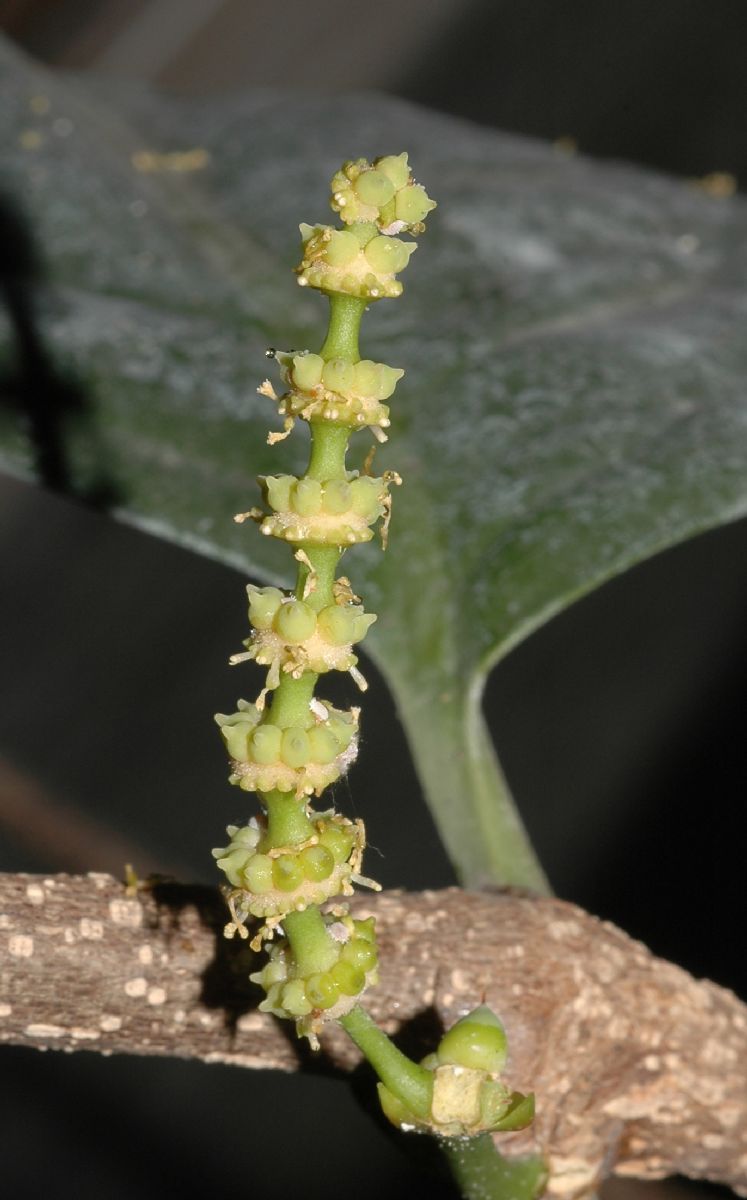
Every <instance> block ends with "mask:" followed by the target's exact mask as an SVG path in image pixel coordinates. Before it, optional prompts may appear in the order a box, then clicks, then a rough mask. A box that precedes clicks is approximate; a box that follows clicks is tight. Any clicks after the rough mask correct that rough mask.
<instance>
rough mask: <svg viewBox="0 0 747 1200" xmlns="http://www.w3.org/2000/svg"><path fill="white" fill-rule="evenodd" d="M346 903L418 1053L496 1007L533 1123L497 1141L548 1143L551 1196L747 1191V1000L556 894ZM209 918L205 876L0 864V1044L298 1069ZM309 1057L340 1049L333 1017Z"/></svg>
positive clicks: (343, 1043) (344, 1053)
mask: <svg viewBox="0 0 747 1200" xmlns="http://www.w3.org/2000/svg"><path fill="white" fill-rule="evenodd" d="M355 909H356V912H357V913H358V914H362V913H364V912H374V913H375V914H376V917H377V921H378V929H379V939H380V943H381V949H382V962H383V967H382V971H381V984H380V986H379V987H378V988H376V989H375V990H373V991H372V992H371V993H370V995H369V996H368V997H367V1006H368V1007H369V1009H370V1011H371V1012H372V1014H373V1015H374V1016H375V1017H377V1018H378V1019H379V1020H381V1021H382V1023H383V1024H384V1026H385V1027H386V1028H387V1030H388V1031H389V1032H391V1033H395V1034H396V1033H397V1032H398V1031H400V1030H402V1034H403V1037H404V1038H405V1042H406V1043H407V1042H408V1041H409V1048H410V1049H411V1050H413V1049H414V1052H415V1053H418V1052H421V1053H422V1052H425V1050H426V1049H427V1048H428V1047H427V1045H425V1044H422V1045H420V1046H418V1044H417V1043H418V1037H419V1036H425V1038H426V1039H427V1040H429V1041H430V1043H431V1044H432V1041H433V1036H434V1034H435V1032H436V1029H437V1027H438V1024H439V1022H441V1023H444V1024H447V1023H449V1022H451V1021H453V1020H454V1019H455V1018H456V1017H458V1016H460V1015H462V1014H463V1013H464V1012H466V1011H467V1010H468V1009H470V1008H472V1007H473V1006H474V1005H476V1004H477V1003H479V1002H480V1001H481V1000H482V999H483V997H484V998H485V1000H486V1001H487V1003H489V1004H490V1005H491V1006H492V1007H493V1008H494V1009H495V1010H496V1011H497V1012H498V1013H499V1014H500V1016H501V1018H502V1019H503V1020H504V1022H505V1024H506V1028H507V1031H508V1036H509V1042H510V1047H511V1057H510V1060H509V1065H508V1069H507V1079H508V1081H509V1082H510V1083H511V1085H512V1086H514V1087H515V1088H517V1089H520V1090H523V1091H529V1090H533V1091H534V1092H535V1093H536V1095H537V1118H536V1121H535V1123H534V1125H533V1127H532V1129H531V1130H530V1131H527V1132H525V1133H521V1134H512V1135H504V1136H503V1137H502V1138H501V1140H500V1145H501V1148H502V1149H503V1151H504V1152H505V1153H507V1154H513V1153H520V1152H521V1153H523V1152H526V1151H528V1150H530V1149H533V1150H537V1151H539V1152H541V1153H543V1154H544V1155H546V1157H547V1158H548V1160H549V1165H550V1169H551V1181H550V1185H549V1191H548V1194H549V1195H551V1196H554V1197H574V1196H581V1195H584V1194H585V1193H586V1192H588V1191H590V1190H592V1188H593V1187H594V1185H595V1184H596V1183H597V1182H598V1181H599V1180H600V1178H602V1177H604V1176H605V1175H608V1174H610V1173H613V1172H614V1173H617V1174H619V1175H623V1176H636V1177H638V1178H643V1179H653V1178H659V1177H661V1176H663V1175H667V1174H671V1173H673V1172H682V1173H683V1174H686V1175H691V1176H694V1177H698V1178H707V1179H713V1180H718V1181H720V1182H722V1183H728V1184H730V1185H731V1186H732V1187H734V1188H735V1189H736V1190H738V1191H740V1193H741V1194H747V1084H746V1083H745V1072H744V1067H745V1063H746V1062H747V1008H745V1006H744V1005H743V1004H741V1003H740V1002H739V1001H738V1000H737V998H736V997H735V996H734V995H732V993H730V992H728V991H726V990H725V989H724V988H720V987H718V986H716V984H713V983H709V982H699V981H696V980H694V979H692V978H691V977H690V976H689V975H687V974H686V972H684V971H682V970H681V969H680V968H678V967H675V966H673V965H671V964H670V963H666V962H663V961H662V960H660V959H656V958H654V957H653V956H652V955H651V954H650V953H649V952H648V951H647V950H646V949H645V948H644V947H643V946H641V945H640V944H639V943H636V942H633V941H631V939H630V938H628V937H627V936H626V935H625V934H624V933H622V932H620V930H618V929H616V928H614V926H612V925H609V924H606V923H604V922H601V921H598V920H597V919H596V918H594V917H591V916H589V915H588V914H587V913H585V912H583V911H581V910H580V909H578V908H575V907H574V906H572V905H570V904H566V903H564V902H563V901H560V900H549V899H537V898H533V897H528V896H523V895H517V894H513V893H489V894H488V893H480V894H475V893H468V892H463V891H460V890H458V889H456V888H452V889H448V890H446V891H442V892H424V893H421V894H407V893H391V892H390V893H387V894H386V895H384V896H381V897H377V898H374V899H370V898H366V899H365V900H363V899H359V900H358V901H357V902H356V903H355ZM224 920H225V912H224V909H223V906H222V902H221V900H220V898H219V896H218V894H217V893H216V892H214V891H212V890H211V889H208V888H204V889H200V888H190V887H185V886H181V885H178V884H162V885H158V886H155V887H154V888H152V889H148V890H143V891H140V892H139V893H138V894H137V895H136V896H131V895H128V894H127V893H126V892H125V889H124V887H123V886H122V885H121V884H120V883H118V882H116V881H115V880H114V879H112V878H111V877H110V876H107V875H88V876H85V877H79V876H66V875H57V876H54V877H50V878H45V877H43V876H30V875H5V876H0V1041H4V1042H8V1043H14V1044H19V1045H27V1046H29V1045H31V1046H37V1047H40V1048H41V1047H49V1048H65V1049H88V1050H97V1051H99V1052H100V1053H104V1054H111V1053H128V1054H164V1055H175V1056H180V1057H186V1058H199V1059H202V1060H203V1061H204V1062H226V1063H233V1064H235V1065H236V1066H243V1067H276V1068H278V1069H281V1070H295V1069H296V1068H297V1067H299V1065H301V1063H302V1061H303V1058H304V1057H305V1052H304V1051H303V1050H301V1051H299V1049H298V1048H297V1047H296V1045H295V1044H294V1042H293V1041H292V1040H291V1039H289V1038H288V1036H287V1030H285V1029H284V1028H283V1027H282V1026H281V1025H280V1023H279V1022H277V1021H275V1020H274V1019H273V1018H270V1017H266V1016H264V1015H262V1014H261V1013H258V1012H257V1011H256V1004H257V1000H258V995H257V993H256V991H255V990H254V989H252V988H251V987H250V985H247V984H246V982H245V980H246V975H247V973H248V970H249V969H251V966H250V963H251V960H252V955H251V953H250V952H249V951H248V950H247V947H246V943H238V942H237V941H234V942H227V941H225V939H223V937H222V936H221V934H222V928H223V923H224ZM403 1027H404V1029H403ZM323 1052H324V1053H325V1054H326V1055H327V1056H328V1059H329V1061H330V1063H331V1064H332V1065H334V1066H336V1067H342V1068H348V1067H350V1066H352V1065H354V1063H355V1062H356V1060H357V1052H356V1051H355V1049H354V1048H353V1047H352V1046H351V1044H350V1043H349V1042H348V1041H347V1039H346V1038H345V1036H344V1034H342V1032H341V1031H340V1030H339V1029H333V1030H331V1031H330V1032H329V1034H327V1035H326V1036H325V1037H324V1049H323Z"/></svg>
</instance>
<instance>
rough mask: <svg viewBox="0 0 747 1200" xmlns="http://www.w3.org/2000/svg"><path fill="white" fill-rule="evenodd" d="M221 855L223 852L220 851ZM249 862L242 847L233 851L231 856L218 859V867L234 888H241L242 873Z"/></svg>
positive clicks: (227, 855) (224, 855)
mask: <svg viewBox="0 0 747 1200" xmlns="http://www.w3.org/2000/svg"><path fill="white" fill-rule="evenodd" d="M218 853H219V854H220V853H221V852H220V851H218ZM246 860H247V851H246V850H242V849H241V848H240V847H239V848H238V849H236V850H231V851H230V853H229V854H225V853H224V854H223V857H222V858H217V863H218V866H219V867H220V869H221V871H222V872H223V873H224V875H225V876H226V879H227V880H228V882H229V883H230V884H232V885H233V887H241V872H242V869H243V867H244V864H245V863H246Z"/></svg>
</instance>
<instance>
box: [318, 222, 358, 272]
mask: <svg viewBox="0 0 747 1200" xmlns="http://www.w3.org/2000/svg"><path fill="white" fill-rule="evenodd" d="M359 249H360V247H359V244H358V239H357V238H356V237H354V236H353V234H352V233H348V232H347V231H346V230H336V229H335V230H333V231H332V235H331V237H330V239H329V242H328V243H327V248H326V250H325V251H324V257H325V259H326V261H327V262H328V263H329V265H330V266H331V267H346V266H347V265H348V263H351V262H352V261H353V259H354V258H355V257H356V255H357V254H358V251H359Z"/></svg>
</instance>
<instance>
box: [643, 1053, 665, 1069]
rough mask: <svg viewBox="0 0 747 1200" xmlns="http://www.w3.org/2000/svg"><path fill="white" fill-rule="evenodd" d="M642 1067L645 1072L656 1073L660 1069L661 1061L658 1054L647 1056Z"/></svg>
mask: <svg viewBox="0 0 747 1200" xmlns="http://www.w3.org/2000/svg"><path fill="white" fill-rule="evenodd" d="M643 1065H644V1067H645V1068H646V1070H647V1071H658V1070H659V1068H660V1067H661V1059H660V1058H659V1055H658V1054H647V1055H646V1057H645V1058H644V1060H643Z"/></svg>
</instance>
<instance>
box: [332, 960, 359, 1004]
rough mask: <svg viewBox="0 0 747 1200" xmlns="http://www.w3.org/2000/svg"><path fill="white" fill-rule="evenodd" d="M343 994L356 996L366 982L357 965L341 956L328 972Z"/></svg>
mask: <svg viewBox="0 0 747 1200" xmlns="http://www.w3.org/2000/svg"><path fill="white" fill-rule="evenodd" d="M329 973H330V975H331V976H332V978H333V979H334V981H335V983H336V984H337V986H338V988H339V989H340V991H341V992H342V994H343V996H357V995H358V993H359V992H362V991H363V988H364V986H365V983H366V976H365V974H364V972H363V971H361V970H360V968H359V967H354V966H353V964H352V963H350V962H346V961H345V959H343V958H341V959H340V961H339V962H336V963H335V965H334V966H333V967H332V969H331V971H330V972H329Z"/></svg>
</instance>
